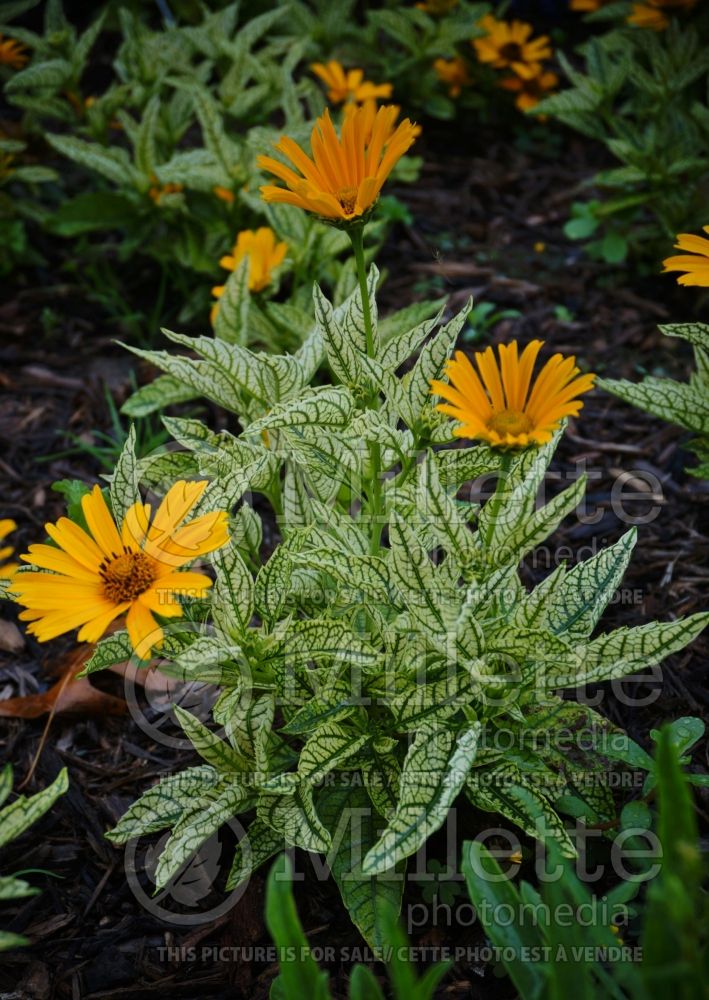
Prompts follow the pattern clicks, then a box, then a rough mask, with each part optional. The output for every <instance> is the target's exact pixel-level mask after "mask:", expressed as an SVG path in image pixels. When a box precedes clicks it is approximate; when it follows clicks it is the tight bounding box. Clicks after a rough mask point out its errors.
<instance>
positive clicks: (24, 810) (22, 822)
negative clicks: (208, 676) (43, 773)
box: [0, 767, 69, 847]
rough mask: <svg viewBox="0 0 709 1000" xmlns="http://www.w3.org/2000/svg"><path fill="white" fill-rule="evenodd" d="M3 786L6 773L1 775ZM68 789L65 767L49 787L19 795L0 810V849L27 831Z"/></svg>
mask: <svg viewBox="0 0 709 1000" xmlns="http://www.w3.org/2000/svg"><path fill="white" fill-rule="evenodd" d="M3 779H4V780H3V784H4V785H5V786H6V784H7V780H8V779H7V773H6V772H5V773H4V774H3ZM68 788H69V777H68V775H67V770H66V768H65V767H63V768H62V769H61V771H60V772H59V774H58V775H57V776H56V778H55V779H54V781H53V782H52V783H51V785H48V786H47V788H43V789H42V791H41V792H37V793H36V794H35V795H30V796H27V795H20V796H19V797H18V798H16V799H15V801H14V802H11V803H10V805H9V806H4V807H3V809H2V810H0V847H4V846H5V844H9V843H10V841H11V840H15V839H16V838H17V837H19V836H20V834H22V833H24V832H25V830H28V829H29V828H30V827H31V826H32V824H33V823H36V822H37V820H38V819H39V818H40V817H41V816H44V814H45V813H46V812H48V811H49V810H50V809H51V808H52V806H53V805H54V803H55V802H56V800H57V799H58V798H59V796H60V795H63V794H64V793H65V792H66V790H67V789H68Z"/></svg>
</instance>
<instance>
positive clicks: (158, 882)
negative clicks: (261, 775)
mask: <svg viewBox="0 0 709 1000" xmlns="http://www.w3.org/2000/svg"><path fill="white" fill-rule="evenodd" d="M248 805H249V800H248V795H247V792H246V791H245V789H244V788H243V787H242V786H241V785H238V784H236V783H235V782H233V781H227V782H224V781H220V783H219V784H217V785H215V786H214V787H213V788H210V789H208V790H207V791H205V792H203V794H202V795H200V796H198V797H197V798H196V799H193V800H192V801H191V803H190V805H189V806H188V807H187V808H186V809H185V811H184V812H183V813H182V815H181V816H180V818H179V820H178V821H177V823H176V824H175V826H174V827H173V830H172V834H171V835H170V837H169V838H168V841H167V843H166V844H165V847H164V849H163V852H162V854H161V855H160V860H159V861H158V864H157V867H156V869H155V886H156V888H158V889H161V888H162V887H163V886H164V885H167V883H168V882H169V881H170V879H171V878H172V877H173V875H176V874H177V872H178V871H179V870H180V868H181V867H182V866H183V865H184V863H185V862H186V861H187V860H188V859H189V858H191V857H192V855H193V854H195V853H196V851H197V850H198V849H199V848H200V847H201V846H202V844H203V843H204V842H205V841H206V840H208V839H209V838H210V837H211V836H212V834H213V833H215V832H216V831H217V830H218V829H219V827H220V826H221V825H222V824H223V823H225V822H226V821H227V820H229V819H231V818H232V817H233V816H235V815H236V814H237V813H238V812H242V811H243V810H244V809H246V808H248Z"/></svg>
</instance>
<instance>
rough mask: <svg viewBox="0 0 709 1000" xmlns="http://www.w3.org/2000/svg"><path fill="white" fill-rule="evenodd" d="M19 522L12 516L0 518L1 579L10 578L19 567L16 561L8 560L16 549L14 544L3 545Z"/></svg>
mask: <svg viewBox="0 0 709 1000" xmlns="http://www.w3.org/2000/svg"><path fill="white" fill-rule="evenodd" d="M16 528H17V524H16V523H15V521H13V520H12V518H9V517H4V518H1V519H0V580H8V579H9V578H10V577H11V576H12V574H13V573H14V572H15V570H16V569H17V567H18V565H19V564H18V563H16V562H6V561H5V560H6V559H9V558H10V556H11V555H12V554H13V552H14V551H15V550H14V548H13V547H12V545H2V542H4V541H5V539H6V538H7V536H8V535H9V534H10V533H11V532H13V531H15V530H16Z"/></svg>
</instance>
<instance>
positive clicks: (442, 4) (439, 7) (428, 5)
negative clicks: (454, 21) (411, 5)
mask: <svg viewBox="0 0 709 1000" xmlns="http://www.w3.org/2000/svg"><path fill="white" fill-rule="evenodd" d="M416 6H417V7H418V9H419V10H425V11H426V13H427V14H434V15H437V16H439V17H440V15H441V14H447V13H448V11H450V10H453V8H454V7H457V6H458V0H420V2H419V3H417V4H416Z"/></svg>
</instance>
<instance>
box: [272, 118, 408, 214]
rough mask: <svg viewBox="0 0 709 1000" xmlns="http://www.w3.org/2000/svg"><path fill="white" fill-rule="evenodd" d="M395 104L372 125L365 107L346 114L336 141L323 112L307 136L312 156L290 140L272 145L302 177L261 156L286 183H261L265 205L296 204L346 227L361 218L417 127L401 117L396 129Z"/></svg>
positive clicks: (331, 127)
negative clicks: (284, 185) (266, 203)
mask: <svg viewBox="0 0 709 1000" xmlns="http://www.w3.org/2000/svg"><path fill="white" fill-rule="evenodd" d="M398 113H399V109H398V108H397V107H396V106H395V105H386V106H385V107H382V108H379V110H378V111H377V113H376V115H375V116H374V121H373V122H372V117H371V112H369V111H368V109H367V108H366V107H365V106H363V107H360V108H356V109H355V110H353V111H352V112H351V113H350V114H347V115H346V116H345V120H344V122H343V124H342V130H341V136H340V137H338V135H337V133H336V132H335V128H334V126H333V124H332V119H331V118H330V112H329V111H327V110H326V111H325V113H324V114H323V115H322V117H321V118H318V120H317V121H316V123H315V127H314V128H313V131H312V133H311V135H310V146H311V150H312V158H311V157H309V156H307V155H306V154H305V153H304V152H303V150H302V149H301V148H300V146H299V145H298V143H297V142H294V140H293V139H291V138H289V137H288V136H283V138H282V139H281V140H280V141H279V142H277V143H276V147H275V148H276V149H277V150H279V151H280V152H281V153H283V154H284V155H285V156H287V157H288V159H289V160H290V161H291V163H292V164H293V165H294V166H295V167H296V169H297V170H298V171H300V173H296V171H295V170H292V169H291V168H290V167H287V166H285V165H284V164H283V163H281V162H280V161H279V160H276V159H274V158H273V157H272V156H259V158H258V161H257V162H258V165H259V167H261V168H262V169H263V170H268V171H269V172H270V173H272V174H275V175H276V177H278V178H280V179H281V180H282V181H285V183H286V185H287V187H285V188H283V187H276V186H275V185H265V186H264V187H262V188H261V195H262V197H263V199H264V201H267V202H283V203H285V204H287V205H297V206H298V208H304V209H305V210H306V211H307V212H314V213H315V214H316V215H319V216H321V217H323V218H325V219H330V220H332V221H334V222H339V223H346V222H352V221H353V220H358V219H361V218H362V216H364V215H365V213H367V212H368V211H369V210H370V209H371V208H372V207H373V206H374V203H375V202H376V200H377V198H378V197H379V192H380V191H381V189H382V187H383V185H384V182H385V181H386V179H387V177H388V176H389V174H390V173H391V171H392V169H393V168H394V166H395V164H396V162H397V161H398V160H399V159H400V158H401V157H402V156H403V155H404V153H405V152H406V151H407V149H409V147H410V146H411V144H412V143H413V141H414V139H415V138H416V126H415V125H413V124H412V123H411V122H410V121H409V119H408V118H405V119H404V120H403V121H402V122H401V123H400V124H399V125H398V126H397V127H396V129H394V122H395V121H396V117H397V115H398Z"/></svg>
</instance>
